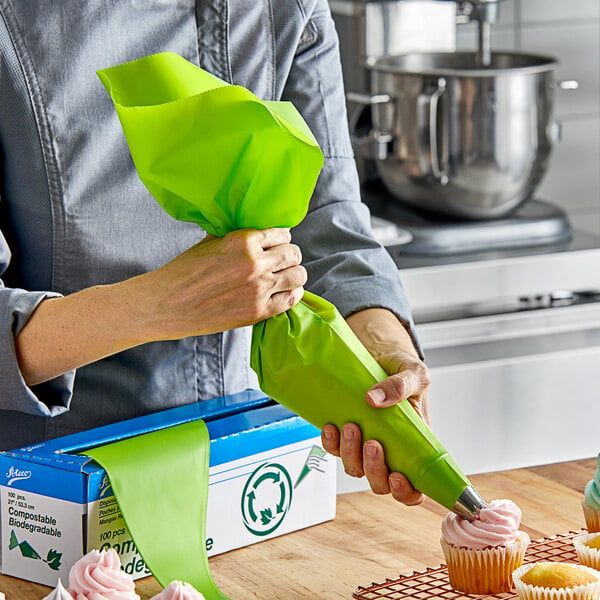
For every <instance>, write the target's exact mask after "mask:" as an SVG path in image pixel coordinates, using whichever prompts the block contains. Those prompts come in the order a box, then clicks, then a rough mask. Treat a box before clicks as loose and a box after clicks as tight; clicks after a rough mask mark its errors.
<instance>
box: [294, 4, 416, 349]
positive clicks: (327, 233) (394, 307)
mask: <svg viewBox="0 0 600 600" xmlns="http://www.w3.org/2000/svg"><path fill="white" fill-rule="evenodd" d="M284 96H285V99H286V100H291V101H292V102H293V103H294V104H295V105H296V107H298V109H299V110H300V112H301V113H302V115H303V117H304V118H305V120H306V121H307V124H308V125H309V127H310V128H311V130H312V131H313V133H314V135H315V137H316V138H317V141H318V142H319V145H320V146H321V149H322V150H323V153H324V155H325V164H324V167H323V169H322V171H321V174H320V176H319V179H318V182H317V185H316V188H315V191H314V194H313V197H312V200H311V204H310V209H309V212H308V214H307V216H306V217H305V219H304V220H303V221H302V223H301V224H300V225H299V226H298V227H296V228H295V229H294V231H293V238H294V241H295V242H296V243H297V244H298V245H299V246H300V247H301V249H302V254H303V258H304V260H303V264H304V266H305V267H306V269H307V271H308V275H309V283H308V286H307V287H308V288H309V289H310V290H311V291H313V292H314V293H316V294H319V295H321V296H323V297H324V298H326V299H327V300H329V301H330V302H332V303H333V304H334V305H335V306H336V307H337V308H338V310H339V311H340V312H341V314H342V315H343V316H344V317H347V316H349V315H350V314H352V313H354V312H357V311H359V310H362V309H365V308H373V307H381V308H386V309H388V310H390V311H392V312H393V313H395V314H396V316H397V317H398V318H399V319H400V320H401V321H402V322H403V323H404V325H405V326H406V327H407V329H408V331H409V333H410V334H411V336H412V338H413V341H414V342H415V345H416V346H417V349H418V350H419V352H421V349H420V346H419V343H418V339H417V336H416V332H415V328H414V323H413V319H412V315H411V311H410V308H409V305H408V302H407V299H406V296H405V293H404V290H403V287H402V283H401V280H400V276H399V272H398V268H397V267H396V265H395V263H394V261H393V259H392V257H391V256H390V254H389V253H388V252H387V250H386V249H385V248H384V247H382V246H381V244H379V243H378V242H377V241H376V240H375V239H374V238H373V236H372V234H371V222H370V213H369V210H368V207H367V206H366V205H365V204H363V202H362V201H361V198H360V184H359V178H358V173H357V168H356V163H355V160H354V154H353V150H352V145H351V142H350V134H349V130H348V120H347V115H346V103H345V95H344V86H343V80H342V70H341V63H340V59H339V48H338V40H337V34H336V32H335V27H334V23H333V18H332V17H331V13H330V10H329V7H328V4H327V1H326V0H317V2H316V4H315V6H314V10H313V12H312V14H311V17H310V18H309V20H308V25H307V28H306V30H305V32H304V35H303V36H302V38H301V40H300V45H299V48H298V51H297V54H296V57H295V60H294V62H293V65H292V68H291V71H290V74H289V77H288V80H287V83H286V88H285V91H284Z"/></svg>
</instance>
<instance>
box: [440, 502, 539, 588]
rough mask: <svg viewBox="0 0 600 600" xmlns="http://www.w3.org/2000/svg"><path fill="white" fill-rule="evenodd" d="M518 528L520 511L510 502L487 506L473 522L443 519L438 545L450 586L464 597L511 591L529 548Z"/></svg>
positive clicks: (523, 534)
mask: <svg viewBox="0 0 600 600" xmlns="http://www.w3.org/2000/svg"><path fill="white" fill-rule="evenodd" d="M520 524H521V510H520V509H519V507H518V506H517V505H516V504H515V503H514V502H512V501H510V500H494V501H492V502H490V503H489V504H488V505H487V506H486V507H485V508H482V509H481V510H480V511H479V514H478V515H477V517H476V518H475V519H473V520H472V521H469V520H467V519H465V518H463V517H459V516H458V515H455V514H454V513H449V514H448V515H446V517H445V519H444V521H443V522H442V539H441V544H442V550H443V551H444V556H445V558H446V565H447V567H448V577H449V579H450V585H451V586H452V587H453V588H454V589H455V590H457V591H460V592H465V593H467V594H499V593H502V592H508V591H510V590H511V589H512V584H513V582H512V572H513V571H514V570H515V569H516V568H517V567H519V566H521V564H522V563H523V556H524V554H525V550H526V548H527V546H528V544H529V536H528V535H527V534H526V533H524V532H522V531H519V526H520Z"/></svg>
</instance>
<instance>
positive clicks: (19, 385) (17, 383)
mask: <svg viewBox="0 0 600 600" xmlns="http://www.w3.org/2000/svg"><path fill="white" fill-rule="evenodd" d="M9 260H10V251H9V248H8V245H7V243H6V240H5V238H4V236H3V235H2V233H1V232H0V275H2V274H3V273H4V272H5V270H6V268H7V266H8V264H9ZM56 296H60V294H56V293H54V292H32V291H27V290H23V289H18V288H9V287H5V286H4V283H3V282H2V280H1V279H0V410H12V411H19V412H24V413H29V414H32V415H42V416H47V417H53V416H56V415H59V414H61V413H63V412H65V411H66V410H68V408H69V403H70V401H71V396H72V391H73V381H74V378H75V373H74V372H73V371H71V372H69V373H66V374H64V375H61V376H60V377H57V378H55V379H52V380H50V381H47V382H44V383H42V384H39V385H37V386H34V387H29V386H27V384H26V383H25V380H24V379H23V375H22V373H21V370H20V368H19V363H18V361H17V355H16V350H15V337H16V336H17V335H18V333H19V332H20V331H21V329H23V326H24V325H25V323H26V322H27V320H28V319H29V317H30V316H31V315H32V314H33V312H34V311H35V309H36V307H37V306H38V304H39V303H40V302H41V301H42V300H44V299H45V298H51V297H56Z"/></svg>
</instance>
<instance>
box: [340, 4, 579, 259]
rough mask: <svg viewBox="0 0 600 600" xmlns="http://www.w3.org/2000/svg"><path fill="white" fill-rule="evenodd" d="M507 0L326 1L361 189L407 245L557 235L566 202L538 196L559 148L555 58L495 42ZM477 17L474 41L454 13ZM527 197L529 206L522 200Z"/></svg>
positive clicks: (557, 238) (469, 246)
mask: <svg viewBox="0 0 600 600" xmlns="http://www.w3.org/2000/svg"><path fill="white" fill-rule="evenodd" d="M500 2H501V0H472V1H461V2H453V1H451V0H372V1H365V0H361V1H359V0H330V4H331V8H332V13H333V16H334V19H335V21H336V27H337V29H338V33H339V37H340V49H341V56H342V69H343V72H344V78H345V85H346V90H347V101H348V112H349V122H350V129H351V134H352V142H353V147H354V150H355V154H356V156H357V164H358V167H359V173H360V176H361V181H362V183H363V199H364V201H365V203H367V204H368V205H369V206H370V207H371V210H372V213H373V214H374V215H375V217H376V218H377V217H379V218H383V219H386V220H388V221H392V222H394V223H396V224H398V225H399V226H400V227H403V228H408V230H409V231H410V232H411V234H412V238H413V239H414V238H415V237H416V238H420V239H419V240H417V243H416V244H412V245H411V243H410V242H409V243H407V245H406V246H405V247H403V251H406V252H408V253H411V252H413V253H424V254H430V255H431V254H441V253H443V252H444V251H445V250H444V248H441V247H440V239H441V238H443V237H444V236H445V237H446V238H451V239H452V244H451V245H450V247H449V248H450V249H449V250H448V251H449V252H469V251H472V250H478V249H483V248H488V247H489V245H488V243H487V242H486V240H487V239H491V240H492V247H495V248H498V247H500V248H513V247H515V246H523V245H525V244H527V245H540V244H549V243H552V244H554V243H562V242H564V241H567V240H568V239H569V238H570V237H571V228H570V224H569V223H568V220H567V219H566V215H565V214H564V212H563V211H562V210H560V209H559V208H557V207H554V206H552V205H548V204H547V203H544V202H542V201H539V200H536V199H533V197H532V196H533V194H534V191H535V189H536V188H537V187H538V185H539V183H540V181H541V179H542V177H543V175H544V174H545V171H546V169H547V166H548V164H549V157H550V154H551V150H552V147H553V145H554V144H555V143H557V142H558V141H559V139H560V123H558V122H557V121H556V120H555V119H554V116H553V110H554V91H555V89H556V87H563V88H569V89H574V88H575V87H576V84H575V82H561V83H559V84H558V85H557V82H556V81H555V80H554V69H555V67H556V66H557V61H556V60H555V59H554V58H552V57H548V56H536V55H530V54H525V53H517V52H505V51H502V52H494V51H492V44H491V28H492V25H493V24H494V23H495V22H497V20H498V17H499V4H500ZM472 21H475V22H477V24H478V47H477V50H476V51H475V52H463V51H457V49H456V29H457V24H460V23H469V22H472ZM522 205H524V206H522Z"/></svg>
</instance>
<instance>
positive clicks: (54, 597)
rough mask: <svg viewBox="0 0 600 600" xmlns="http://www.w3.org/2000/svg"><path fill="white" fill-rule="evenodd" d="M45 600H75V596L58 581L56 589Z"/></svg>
mask: <svg viewBox="0 0 600 600" xmlns="http://www.w3.org/2000/svg"><path fill="white" fill-rule="evenodd" d="M43 600H73V596H71V594H69V592H68V591H67V590H66V589H65V588H64V586H63V584H62V582H61V580H60V579H59V580H58V583H57V584H56V587H55V588H54V589H53V590H52V591H51V592H50V593H49V594H48V595H47V596H44V598H43Z"/></svg>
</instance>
